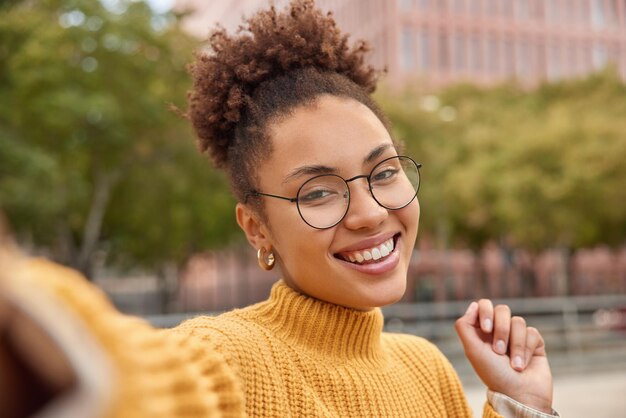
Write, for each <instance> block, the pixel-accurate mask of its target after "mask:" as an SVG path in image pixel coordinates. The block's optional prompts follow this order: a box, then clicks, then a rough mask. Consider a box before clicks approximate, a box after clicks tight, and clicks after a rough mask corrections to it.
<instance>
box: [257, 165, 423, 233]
mask: <svg viewBox="0 0 626 418" xmlns="http://www.w3.org/2000/svg"><path fill="white" fill-rule="evenodd" d="M394 158H398V159H401V158H405V159H408V160H409V161H411V162H412V163H413V164H415V168H416V169H417V175H418V183H417V188H416V189H415V194H414V195H413V197H412V198H411V199H409V201H408V202H407V203H406V204H404V205H402V206H400V207H397V208H390V207H387V206H385V205H383V204H382V203H380V202H379V201H378V199H376V196H374V192H373V191H372V183H371V182H370V179H371V177H372V174H373V173H374V171H376V168H378V166H380V165H381V164H383V163H385V162H387V161H389V160H392V159H394ZM420 168H422V164H420V163H417V162H415V160H414V159H413V158H411V157H409V156H407V155H394V156H393V157H389V158H385V159H384V160H382V161H380V162H379V163H378V164H376V165H375V166H374V167H373V168H372V171H370V173H369V174H360V175H358V176H354V177H351V178H349V179H344V178H343V177H341V176H340V175H338V174H320V175H317V176H314V177H311V178H310V179H308V180H307V181H305V182H304V183H302V185H301V186H300V187H299V188H298V192H297V193H296V196H295V197H286V196H279V195H275V194H270V193H263V192H259V191H257V190H252V191H251V192H249V193H248V194H247V195H246V198H247V197H249V196H254V197H258V196H267V197H273V198H276V199H282V200H287V201H288V202H291V203H295V204H296V208H297V209H298V214H299V215H300V218H302V220H303V221H304V223H306V224H307V225H309V226H310V227H311V228H315V229H330V228H332V227H334V226H337V225H339V223H341V221H343V218H345V217H346V214H347V213H348V211H349V210H350V203H351V196H350V185H349V184H348V183H350V182H353V181H354V180H357V179H363V178H364V179H367V189H368V190H369V192H370V195H372V199H374V201H375V202H376V203H378V204H379V205H380V206H381V207H383V208H385V209H387V210H400V209H402V208H405V207H407V206H408V205H410V204H411V202H413V200H414V199H415V197H416V196H417V192H419V189H420V185H421V184H422V177H421V174H420ZM328 176H334V177H338V178H339V179H341V180H342V181H343V182H344V183H345V184H346V189H347V193H348V196H347V197H348V206H346V210H345V211H344V213H343V216H342V217H341V218H340V219H339V220H338V221H337V222H335V223H334V224H332V225H330V226H325V227H319V226H315V225H311V224H310V223H309V222H307V220H306V219H305V218H304V216H303V215H302V211H301V210H300V205H299V204H298V200H299V197H298V196H299V195H300V191H301V190H302V188H303V187H304V185H305V184H307V183H308V182H310V181H312V180H314V179H316V178H319V177H328Z"/></svg>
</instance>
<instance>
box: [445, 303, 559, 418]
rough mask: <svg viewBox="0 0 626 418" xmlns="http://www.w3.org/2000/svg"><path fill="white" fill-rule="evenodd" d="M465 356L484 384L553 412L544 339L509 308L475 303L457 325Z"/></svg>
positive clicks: (534, 406)
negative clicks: (512, 314)
mask: <svg viewBox="0 0 626 418" xmlns="http://www.w3.org/2000/svg"><path fill="white" fill-rule="evenodd" d="M455 329H456V332H457V333H458V335H459V338H460V339H461V342H462V344H463V348H464V349H465V355H466V356H467V358H468V359H469V361H470V363H471V364H472V367H473V368H474V370H475V371H476V374H478V376H479V377H480V379H481V380H482V381H483V383H484V384H485V385H486V386H487V387H488V388H489V389H491V390H493V391H494V392H500V393H503V394H505V395H507V396H509V397H510V398H512V399H515V400H516V401H518V402H520V403H522V404H524V405H526V406H529V407H531V408H534V409H536V410H539V411H542V412H546V413H551V412H552V374H551V372H550V365H549V364H548V358H547V357H546V350H545V344H544V341H543V337H542V336H541V334H540V333H539V331H538V330H537V329H536V328H533V327H528V326H526V321H525V320H524V318H522V317H519V316H514V317H511V310H510V309H509V307H508V306H506V305H498V306H496V307H495V308H494V306H493V304H492V303H491V301H490V300H488V299H481V300H480V301H478V302H472V303H471V304H470V306H469V307H468V309H467V311H466V312H465V314H464V315H463V316H462V317H461V318H459V319H458V320H457V321H456V324H455Z"/></svg>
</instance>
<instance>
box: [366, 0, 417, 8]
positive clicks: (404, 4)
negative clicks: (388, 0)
mask: <svg viewBox="0 0 626 418" xmlns="http://www.w3.org/2000/svg"><path fill="white" fill-rule="evenodd" d="M398 2H399V3H400V10H411V9H412V8H413V0H398ZM357 9H358V8H357Z"/></svg>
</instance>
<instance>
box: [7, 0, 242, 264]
mask: <svg viewBox="0 0 626 418" xmlns="http://www.w3.org/2000/svg"><path fill="white" fill-rule="evenodd" d="M198 46H199V45H198V42H197V40H195V39H193V38H191V37H190V36H189V35H186V34H185V33H184V32H183V31H182V30H181V28H180V25H179V19H178V18H177V16H175V15H173V14H165V15H157V14H154V13H153V12H152V10H151V9H150V8H149V6H148V5H147V4H145V3H144V2H141V1H130V0H116V1H113V0H111V1H104V2H100V1H95V2H94V1H90V0H39V1H19V0H18V1H12V2H6V3H3V4H2V5H1V6H0V208H1V209H2V210H4V211H5V212H6V213H7V215H8V217H9V219H10V220H11V223H12V224H13V227H14V229H15V230H16V232H17V234H18V237H19V239H20V240H21V241H22V243H26V245H30V246H32V247H34V248H37V249H42V248H43V249H47V251H48V253H49V255H50V256H52V257H54V258H55V259H57V260H59V261H61V262H64V263H66V264H69V265H71V266H73V267H75V268H78V269H79V270H81V271H82V272H84V273H85V274H86V275H87V276H90V275H91V274H92V268H93V265H94V260H95V256H96V255H98V254H102V253H104V254H107V255H108V256H109V257H111V258H112V259H113V260H116V261H117V262H122V261H124V262H127V263H128V265H134V266H147V267H151V268H154V267H158V266H160V265H161V264H163V263H171V262H175V263H177V262H181V261H182V260H184V259H185V258H186V257H187V256H188V254H189V253H190V251H197V250H200V249H203V248H207V247H215V246H222V245H224V244H226V243H228V241H229V240H230V239H231V237H232V235H233V233H234V231H235V230H236V229H237V228H236V225H235V222H234V215H233V213H232V212H233V210H232V206H233V203H232V199H231V198H230V197H229V196H230V195H229V193H228V188H227V185H226V182H225V181H224V180H223V178H222V177H221V176H220V175H218V174H217V173H216V172H215V171H213V170H211V169H210V167H209V164H208V163H207V162H206V159H205V158H203V157H202V156H200V155H199V153H198V152H197V151H196V149H195V146H194V141H193V135H192V133H191V130H190V128H189V123H188V122H187V121H185V120H182V118H181V117H180V116H179V115H177V114H176V113H175V112H172V111H171V110H170V106H171V105H174V106H180V107H184V106H185V105H184V102H185V92H186V90H187V89H188V88H189V82H190V78H189V76H188V75H187V73H186V70H185V67H186V64H187V63H189V62H190V60H191V59H192V50H193V49H194V48H197V47H198ZM102 250H104V252H102Z"/></svg>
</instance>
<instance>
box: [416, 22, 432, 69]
mask: <svg viewBox="0 0 626 418" xmlns="http://www.w3.org/2000/svg"><path fill="white" fill-rule="evenodd" d="M418 42H419V44H418V45H419V69H420V70H422V71H426V70H428V69H429V68H430V36H429V34H428V32H427V31H426V29H422V30H421V31H420V33H419V38H418Z"/></svg>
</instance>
